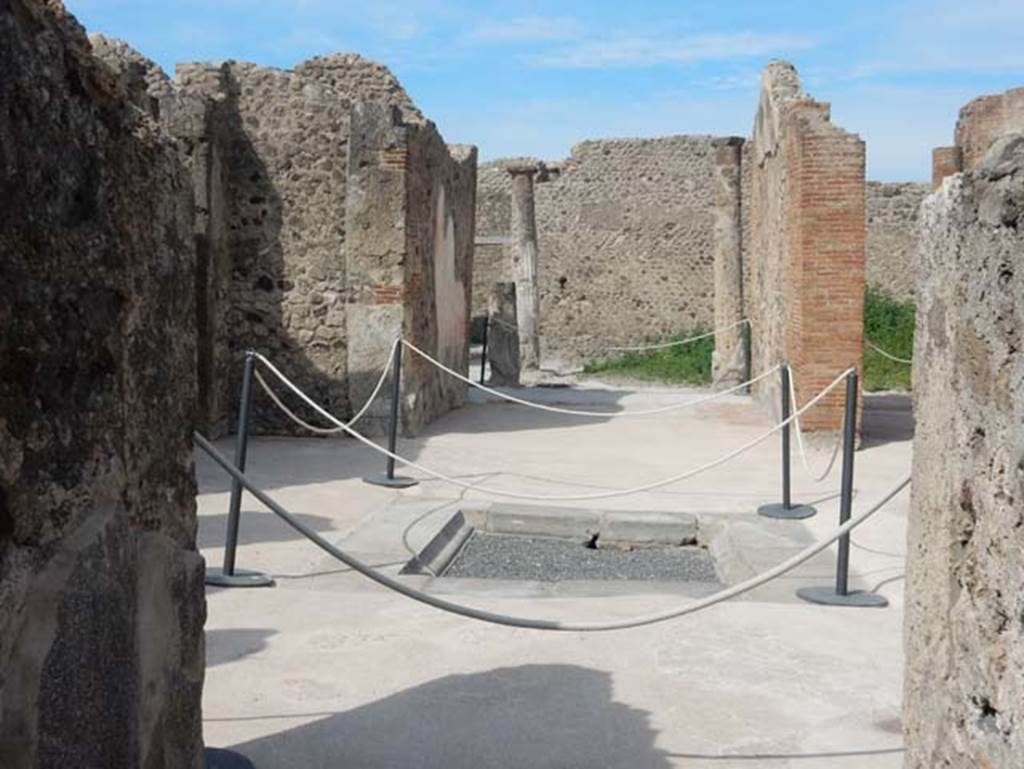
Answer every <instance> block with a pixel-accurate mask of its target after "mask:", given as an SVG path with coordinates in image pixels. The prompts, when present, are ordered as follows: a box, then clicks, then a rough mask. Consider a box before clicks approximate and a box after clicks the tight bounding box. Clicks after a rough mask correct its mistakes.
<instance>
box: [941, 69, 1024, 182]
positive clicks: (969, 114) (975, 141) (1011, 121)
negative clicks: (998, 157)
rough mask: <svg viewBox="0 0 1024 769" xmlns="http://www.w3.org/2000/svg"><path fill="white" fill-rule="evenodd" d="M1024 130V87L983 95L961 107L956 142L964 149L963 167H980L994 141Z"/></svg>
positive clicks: (968, 169)
mask: <svg viewBox="0 0 1024 769" xmlns="http://www.w3.org/2000/svg"><path fill="white" fill-rule="evenodd" d="M1021 132H1024V88H1013V89H1011V90H1009V91H1005V92H1003V93H998V94H992V95H990V96H979V97H978V98H977V99H974V100H972V101H970V102H968V103H967V104H965V105H964V106H963V107H962V108H961V109H960V116H959V119H958V120H957V121H956V131H955V133H954V144H955V145H956V146H957V147H959V148H960V152H961V153H962V158H963V169H964V170H965V171H972V170H974V169H976V168H979V167H980V166H981V165H982V162H983V161H984V159H985V154H986V153H987V152H988V149H989V147H991V146H992V142H994V141H995V140H996V139H998V138H999V137H1000V136H1006V135H1007V134H1011V133H1021Z"/></svg>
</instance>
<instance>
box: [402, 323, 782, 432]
mask: <svg viewBox="0 0 1024 769" xmlns="http://www.w3.org/2000/svg"><path fill="white" fill-rule="evenodd" d="M402 344H404V345H405V346H406V347H407V348H409V349H410V350H412V351H413V352H414V353H416V354H417V355H419V356H420V357H421V358H423V359H424V360H426V361H428V362H429V363H432V364H433V365H434V366H436V367H437V368H439V369H440V370H441V371H444V372H445V373H446V374H449V375H451V376H453V377H455V378H456V379H458V380H460V381H462V382H465V383H466V384H468V385H470V386H471V387H475V388H476V389H477V390H481V391H483V392H485V393H488V394H489V395H493V396H494V397H496V398H501V399H502V400H505V401H508V402H509V403H518V404H519V405H520V406H528V407H529V408H534V409H539V410H540V411H550V412H551V413H553V414H568V415H569V416H577V417H606V418H609V419H611V418H618V417H644V416H651V415H652V414H666V413H668V412H670V411H681V410H683V409H688V408H691V407H693V406H699V405H700V404H702V403H708V402H710V401H713V400H717V399H718V398H722V397H725V396H726V395H730V394H731V393H734V392H736V391H738V390H742V389H744V388H746V387H749V386H750V385H752V384H754V383H755V382H760V381H761V380H762V379H764V378H765V377H767V376H768V375H770V374H772V373H774V372H775V371H778V369H779V366H778V364H776V365H775V366H773V367H772V368H770V369H768V370H767V371H765V372H764V373H762V374H759V375H758V376H756V377H754V378H753V379H751V380H750V381H748V382H742V383H740V384H738V385H734V386H732V387H730V388H728V389H726V390H719V391H718V392H715V393H711V394H710V395H705V396H702V397H700V398H694V399H693V400H689V401H683V402H681V403H672V404H670V405H668V406H661V407H659V408H655V409H639V410H634V411H588V410H585V409H567V408H561V407H559V406H548V405H547V404H545V403H537V402H536V401H528V400H524V399H523V398H517V397H516V396H514V395H508V394H507V393H503V392H501V391H500V390H495V389H494V388H493V387H488V386H487V385H482V384H480V383H479V382H474V381H473V380H472V379H470V378H469V377H467V376H464V375H462V374H460V373H459V372H458V371H456V370H455V369H453V368H450V367H448V366H446V365H444V364H443V363H441V361H439V360H437V359H436V358H433V357H431V356H430V354H428V353H426V352H424V351H423V350H421V349H420V348H419V347H417V346H416V345H414V344H413V343H412V342H410V341H408V340H406V339H403V340H402Z"/></svg>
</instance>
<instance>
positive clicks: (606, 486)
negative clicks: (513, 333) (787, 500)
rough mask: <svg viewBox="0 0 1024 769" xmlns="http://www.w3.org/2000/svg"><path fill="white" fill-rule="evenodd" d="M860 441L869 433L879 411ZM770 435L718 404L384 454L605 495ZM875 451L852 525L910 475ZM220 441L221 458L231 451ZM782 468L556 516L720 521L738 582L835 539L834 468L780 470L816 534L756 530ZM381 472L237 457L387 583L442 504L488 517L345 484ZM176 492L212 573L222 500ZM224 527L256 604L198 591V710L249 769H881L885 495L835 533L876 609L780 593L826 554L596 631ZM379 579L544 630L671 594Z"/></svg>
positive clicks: (203, 481)
mask: <svg viewBox="0 0 1024 769" xmlns="http://www.w3.org/2000/svg"><path fill="white" fill-rule="evenodd" d="M548 392H549V393H550V392H553V391H548ZM535 393H536V391H533V390H531V389H528V388H524V389H521V390H519V391H518V392H517V394H520V395H523V396H524V397H534V395H535ZM699 394H700V393H697V392H695V391H680V390H676V391H674V390H669V389H666V388H657V389H655V390H651V391H647V390H645V389H640V388H628V387H626V386H616V387H604V388H590V389H585V392H584V394H583V395H578V394H577V393H576V388H572V389H570V390H569V391H565V390H559V391H558V392H557V394H556V395H551V394H548V393H540V394H537V397H545V398H557V399H558V400H559V401H561V402H566V401H569V402H572V400H573V399H574V398H577V397H580V398H582V399H585V400H586V401H587V403H593V404H596V405H597V406H599V407H602V408H607V409H608V410H609V411H616V412H617V411H623V410H629V409H637V408H649V407H653V406H655V405H661V404H664V403H665V402H671V400H672V399H673V398H675V399H676V400H679V399H686V398H692V397H694V396H696V395H699ZM866 408H867V409H870V403H869V402H868V401H867V400H866ZM872 420H873V422H872V423H878V422H879V420H881V422H882V423H884V420H885V414H881V415H877V416H874V417H872ZM867 421H868V420H867V415H866V422H867ZM768 425H769V421H768V416H767V415H766V414H765V413H764V412H763V411H762V410H761V408H760V407H759V406H758V405H757V404H755V403H753V402H751V401H750V399H747V398H743V397H737V396H730V398H728V399H725V400H724V402H716V403H712V404H708V405H707V406H700V407H697V408H695V409H691V410H688V411H684V412H680V413H678V414H671V415H660V416H657V417H653V418H647V417H640V418H635V419H620V418H573V417H568V416H564V415H554V414H543V413H539V412H528V411H524V409H522V407H514V406H509V405H504V404H492V403H476V404H470V405H468V406H466V407H465V408H463V409H459V410H458V411H455V412H452V413H451V414H449V415H447V416H446V417H444V418H442V419H440V420H438V421H437V422H435V423H434V424H432V425H430V426H429V428H428V429H427V430H426V431H425V432H424V434H423V435H421V436H420V437H418V438H416V439H412V440H402V441H400V444H399V452H400V453H402V454H403V455H406V456H409V457H410V458H411V459H414V460H415V461H417V462H421V463H423V464H425V465H427V466H430V467H436V468H438V469H439V470H443V471H444V472H446V473H448V474H451V475H453V476H457V477H459V478H461V479H463V480H465V481H466V482H467V483H476V484H480V485H483V486H487V487H491V488H494V489H499V490H501V489H507V490H511V491H516V492H523V493H536V494H539V495H560V494H573V493H594V492H598V491H611V492H614V491H615V490H617V489H623V488H628V487H631V486H635V485H640V484H644V483H648V482H650V481H651V480H654V479H657V478H659V477H665V476H670V475H674V474H677V473H679V472H681V471H682V470H685V469H686V468H688V467H691V466H696V465H700V464H704V463H705V462H707V461H709V460H710V459H713V458H714V457H715V456H717V455H720V454H723V453H725V452H727V451H729V450H731V449H732V448H734V447H735V446H738V445H740V444H742V443H745V442H746V441H749V440H751V439H752V438H753V437H755V436H756V435H757V434H759V432H761V431H763V430H764V429H766V428H767V427H768ZM883 434H884V435H885V436H886V437H885V438H884V439H882V440H878V441H873V440H870V439H868V440H865V442H864V447H863V449H862V450H861V451H860V452H858V455H857V475H856V478H855V486H856V489H857V496H856V499H855V503H854V510H855V512H856V511H857V510H859V509H862V508H863V506H864V505H866V504H868V503H870V502H871V501H872V500H874V499H877V498H878V497H880V496H881V495H882V494H883V493H884V492H885V491H887V490H888V489H889V488H891V487H892V486H893V485H894V484H895V483H896V482H897V481H899V480H901V479H902V477H903V476H904V475H905V474H906V473H907V472H908V470H909V465H910V443H909V437H910V436H909V434H908V433H907V431H906V430H905V429H904V426H902V425H901V426H900V429H898V430H897V429H895V428H894V429H891V430H888V431H883ZM219 445H220V446H221V447H222V448H224V449H226V450H230V446H231V442H230V440H225V441H222V442H220V443H219ZM778 453H779V449H778V442H777V441H776V440H774V439H770V440H768V441H766V442H765V443H763V444H761V445H759V446H757V447H756V448H754V449H752V450H751V451H749V452H747V453H746V454H745V455H743V456H742V457H741V458H740V459H738V460H737V461H734V462H730V463H727V464H726V465H723V466H722V467H719V468H716V469H714V470H712V471H710V472H708V473H706V474H703V475H700V476H697V477H695V478H693V479H691V480H690V481H687V482H685V483H680V484H675V485H672V486H668V487H665V488H663V489H659V490H656V491H652V492H646V493H643V494H638V495H631V496H625V497H613V498H612V499H608V500H601V501H600V502H599V503H598V502H595V501H593V500H580V501H568V502H563V501H559V502H557V505H558V506H560V507H565V508H569V509H577V510H594V509H602V510H611V511H617V512H626V511H633V512H638V511H640V512H642V511H651V512H655V513H663V514H669V515H673V514H679V513H687V514H695V515H697V516H698V517H699V520H700V525H701V526H704V525H705V523H706V522H707V524H708V525H713V524H714V522H715V521H720V522H722V523H725V522H732V523H733V524H736V526H733V527H731V533H732V534H734V535H735V537H736V543H733V544H731V545H730V546H729V547H728V548H726V550H733V551H734V552H735V551H739V552H742V553H744V554H745V556H744V557H745V559H746V560H745V561H744V562H743V563H741V564H740V566H742V569H740V567H737V569H738V570H741V571H743V573H750V572H751V571H753V570H760V569H761V568H762V567H765V568H767V567H769V566H770V565H773V564H774V563H777V562H778V561H779V560H782V559H783V558H785V557H788V556H787V555H786V554H787V553H792V552H793V550H794V548H799V547H800V546H802V544H803V543H806V542H811V541H817V540H818V539H820V538H822V537H824V536H827V535H828V533H829V532H831V531H832V530H834V528H835V527H836V525H837V523H838V505H837V500H836V499H835V496H834V495H835V490H836V489H837V487H838V471H836V472H835V473H834V474H833V476H832V477H831V478H829V479H828V480H827V481H826V482H824V483H819V484H814V483H810V482H809V481H807V480H806V478H805V476H803V475H801V474H800V470H799V468H798V467H796V466H795V467H794V483H795V485H794V499H800V500H801V501H804V502H811V501H812V500H813V501H814V502H815V504H816V505H817V507H818V509H819V514H818V515H817V516H815V517H814V518H810V519H807V520H805V521H796V522H781V521H760V522H758V521H756V520H755V519H756V515H755V510H756V508H757V506H758V505H759V504H762V503H764V502H769V501H776V500H777V499H778V496H779V488H778V477H779V468H778V462H779V458H778ZM811 460H812V462H818V463H821V464H823V463H824V462H825V461H826V460H827V456H826V455H825V452H824V451H821V452H812V456H811ZM381 464H382V462H381V461H380V459H379V457H376V456H373V455H371V454H370V453H369V452H368V451H367V450H366V449H365V448H364V447H362V446H359V445H357V444H356V443H355V442H354V441H351V440H346V439H326V440H325V439H255V440H254V441H253V443H252V444H251V446H250V450H249V468H250V472H251V474H252V476H253V477H254V478H255V479H256V480H257V482H259V483H260V484H261V486H262V487H263V488H265V489H266V490H267V491H268V493H270V494H271V495H272V496H273V497H274V498H275V499H277V500H278V501H279V502H280V503H281V504H283V505H284V506H285V507H286V508H288V509H290V510H294V511H296V512H298V513H299V514H301V515H302V516H304V517H305V519H306V520H307V521H308V522H309V523H310V525H313V526H314V528H316V529H317V530H318V531H319V532H320V533H321V534H322V535H323V536H326V537H327V538H328V539H330V540H331V541H333V542H336V543H340V544H342V545H343V546H345V547H351V548H352V550H353V551H354V552H356V554H357V555H359V556H360V557H363V558H365V559H366V560H368V561H370V562H372V563H374V564H376V565H378V566H380V567H381V568H382V569H383V570H385V571H386V572H387V573H389V574H393V575H397V574H398V572H399V571H400V569H401V568H402V566H403V565H404V564H405V563H406V562H407V561H408V559H409V558H410V557H411V552H410V551H412V552H415V551H416V550H417V549H419V548H422V547H423V546H424V545H425V544H426V543H427V542H428V541H429V540H430V538H431V537H432V536H434V534H436V532H437V530H438V529H439V528H440V527H441V526H443V525H444V523H445V521H447V520H448V519H450V517H451V514H453V512H454V511H455V510H457V509H459V506H460V505H467V504H471V503H475V504H486V503H487V502H489V501H492V500H493V501H501V502H509V500H507V499H505V500H500V498H498V497H495V496H492V495H491V494H489V493H484V492H481V491H479V490H465V489H456V488H453V487H451V486H449V485H447V484H445V483H443V482H440V481H436V480H433V479H431V478H429V477H427V476H424V475H422V474H421V473H419V472H416V471H407V470H403V471H402V472H407V473H408V474H412V475H415V476H417V477H418V478H419V479H420V480H421V483H420V485H419V486H417V487H414V488H412V489H408V490H402V491H395V490H389V489H382V488H379V487H374V486H369V485H367V484H363V483H362V482H361V480H360V478H361V477H362V475H365V474H368V473H369V472H373V471H376V470H379V469H380V465H381ZM197 473H198V478H199V483H200V496H199V510H200V531H199V536H200V545H201V547H202V551H203V554H204V555H205V556H206V558H207V560H208V562H210V563H211V564H212V565H219V562H220V558H221V556H222V553H223V542H224V523H225V521H224V513H225V509H226V503H227V493H226V492H227V488H228V486H227V483H226V481H225V479H224V477H223V475H222V474H221V473H220V472H219V471H218V470H217V469H216V468H215V467H214V466H213V465H212V463H211V462H209V461H208V460H206V459H205V458H204V457H202V456H199V457H197ZM529 504H534V502H532V501H531V502H530V503H529ZM542 504H543V503H542ZM243 511H244V512H243V516H242V545H241V547H240V549H239V553H238V562H239V565H240V566H243V567H246V568H253V569H262V570H266V571H270V572H271V573H273V575H274V576H275V578H276V580H277V586H276V587H273V588H267V589H249V590H231V589H210V590H209V591H208V593H207V600H208V621H207V652H208V667H207V672H206V685H205V689H204V704H203V707H204V721H205V735H206V740H207V742H208V744H211V745H216V746H218V747H225V748H231V749H234V750H237V751H239V752H241V753H244V754H245V755H247V756H248V757H249V758H251V759H252V760H253V762H254V763H255V765H256V766H257V767H260V769H277V768H279V767H280V768H281V769H284V768H285V767H288V768H289V769H290V768H291V767H295V766H304V767H359V768H360V769H366V768H370V767H423V768H424V769H426V768H427V767H455V768H461V767H466V768H467V769H468V768H469V767H473V768H474V769H476V768H477V767H552V768H553V767H598V766H600V767H624V768H625V767H629V769H636V768H637V767H688V768H689V767H702V768H704V767H706V768H707V769H738V768H739V767H743V768H744V769H749V768H750V767H771V768H773V769H774V768H775V767H792V768H793V769H845V768H846V767H849V768H850V769H897V767H900V766H901V764H902V753H901V750H902V741H901V735H900V725H899V713H900V701H901V683H902V682H901V676H902V652H901V650H902V606H903V599H902V582H901V576H902V568H903V557H904V548H903V545H904V532H905V523H906V511H907V500H906V498H905V497H899V498H897V499H896V500H895V501H894V502H893V503H892V504H891V505H890V506H889V507H887V508H886V509H885V510H883V511H882V512H880V513H879V514H878V515H877V516H875V517H874V518H873V519H872V520H871V521H869V522H868V523H867V524H865V526H864V527H862V528H860V529H858V530H857V531H856V532H854V537H853V543H854V547H853V549H852V552H851V563H852V568H853V573H852V575H851V586H853V587H858V588H874V587H876V586H878V587H877V589H878V590H879V591H880V592H881V593H883V594H884V595H885V596H886V597H887V598H888V599H889V600H890V606H889V607H888V608H886V609H880V610H857V609H848V608H836V607H822V606H814V605H810V604H805V603H803V602H801V601H799V600H798V599H796V598H795V596H794V595H793V593H794V591H795V590H796V589H797V588H799V587H805V586H810V585H815V584H819V583H821V581H822V579H826V580H827V579H828V577H829V575H830V574H831V573H832V569H833V567H834V562H835V548H834V547H832V548H830V549H828V550H826V551H825V552H824V553H822V554H821V555H820V556H819V557H818V558H816V559H814V560H812V561H811V562H809V563H808V564H806V565H805V567H803V568H801V569H800V570H798V571H796V572H794V573H793V574H792V575H787V576H786V577H785V578H783V579H780V580H778V581H777V582H776V583H772V586H771V588H770V589H767V590H765V591H764V592H763V593H762V592H760V591H759V592H758V593H757V594H753V595H748V596H745V597H744V598H743V599H740V600H735V601H730V602H727V603H723V604H720V605H717V606H715V607H713V608H711V609H708V610H705V611H703V612H700V613H698V614H695V615H691V616H688V617H686V618H683V619H680V620H676V621H673V622H667V623H663V624H659V625H654V626H649V627H644V628H638V629H634V630H626V631H618V632H613V633H605V634H583V633H575V632H574V633H545V632H540V631H531V630H522V629H516V628H509V627H499V626H492V625H485V624H482V623H478V622H473V621H470V620H466V619H464V618H460V617H455V616H451V615H447V614H443V613H440V612H437V611H436V610H433V609H431V608H429V607H425V606H422V605H420V604H417V603H414V602H412V601H409V600H407V599H405V598H403V597H401V596H397V595H395V594H393V593H390V592H388V591H385V590H383V589H382V588H380V587H379V586H377V585H375V584H373V583H370V582H368V581H366V580H365V579H363V578H361V577H360V576H359V575H356V574H353V573H352V572H351V571H350V570H348V569H347V568H346V567H344V566H342V565H340V564H338V563H336V562H334V561H333V560H332V559H330V558H329V557H327V556H326V554H324V553H323V552H322V551H320V550H319V549H317V548H315V547H314V546H313V545H311V544H310V543H309V542H307V541H305V540H303V539H301V538H299V537H297V535H295V533H294V532H292V531H291V530H290V529H289V528H287V527H286V526H285V525H284V524H283V523H281V522H279V521H277V520H276V518H275V517H274V516H273V515H272V514H270V513H269V512H268V511H266V510H263V509H262V506H260V505H259V504H257V503H255V502H254V501H252V500H251V498H250V497H248V496H247V497H246V498H245V500H244V503H243ZM403 539H404V541H403ZM737 543H738V544H737ZM726 544H729V543H723V547H725V545H726ZM716 557H717V556H716ZM737 573H738V572H737ZM400 579H402V580H408V583H409V584H410V585H415V586H418V587H420V588H422V589H425V590H427V591H429V592H431V593H434V594H438V595H444V596H445V597H446V598H448V599H450V600H459V601H462V602H465V603H467V604H471V605H474V606H479V607H481V608H486V609H489V610H494V611H502V612H508V613H515V614H519V615H526V616H538V617H547V618H557V619H565V620H603V619H616V618H623V617H631V616H635V615H638V614H644V613H647V612H653V611H661V610H664V609H666V608H668V607H672V606H678V605H681V604H683V603H686V602H688V601H690V600H692V597H693V594H687V593H686V591H685V590H684V589H681V588H678V587H673V586H671V585H666V584H665V583H641V582H630V583H628V584H627V583H612V582H605V581H600V580H592V581H587V580H581V581H578V582H565V583H559V584H548V585H542V584H540V583H537V582H528V581H507V580H468V579H463V580H458V579H444V578H442V579H433V578H431V577H430V576H429V575H418V576H406V577H401V578H400Z"/></svg>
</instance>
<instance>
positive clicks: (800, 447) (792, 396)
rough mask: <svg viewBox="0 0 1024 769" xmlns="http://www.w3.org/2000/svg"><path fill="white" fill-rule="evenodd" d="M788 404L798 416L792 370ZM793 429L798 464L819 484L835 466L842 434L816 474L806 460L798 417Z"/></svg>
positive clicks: (794, 421) (841, 442)
mask: <svg viewBox="0 0 1024 769" xmlns="http://www.w3.org/2000/svg"><path fill="white" fill-rule="evenodd" d="M789 402H790V404H791V406H792V408H793V412H794V413H795V414H799V413H800V411H799V408H798V407H797V403H796V385H795V384H794V383H793V372H792V369H790V375H789ZM793 427H794V430H793V431H794V432H795V433H796V446H797V449H798V453H799V454H800V463H801V464H802V465H803V466H804V470H806V471H807V474H808V475H809V476H811V479H812V480H813V482H814V483H820V482H821V481H823V480H825V479H826V478H827V477H828V475H829V473H831V472H832V468H833V467H834V466H835V464H836V458H837V457H838V456H839V447H840V446H842V444H843V438H842V433H840V434H839V435H837V436H836V439H835V443H834V445H833V446H832V456H831V458H830V459H829V460H828V464H826V465H825V469H824V470H823V471H822V472H821V473H820V474H816V473H815V472H814V471H813V470H812V469H811V463H810V462H809V461H808V460H807V450H806V448H805V447H804V436H803V428H802V427H801V426H800V417H799V416H797V418H796V419H794V420H793Z"/></svg>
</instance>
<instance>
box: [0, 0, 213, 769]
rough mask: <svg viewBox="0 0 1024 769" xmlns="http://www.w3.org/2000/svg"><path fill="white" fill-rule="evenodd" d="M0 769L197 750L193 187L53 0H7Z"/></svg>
mask: <svg viewBox="0 0 1024 769" xmlns="http://www.w3.org/2000/svg"><path fill="white" fill-rule="evenodd" d="M0 158H2V162H0V197H2V199H3V201H4V205H3V206H2V207H0V253H2V254H3V258H2V260H0V328H2V329H3V333H2V335H0V766H3V767H5V769H30V768H32V769H35V767H51V766H75V767H83V769H101V768H102V769H106V768H107V767H124V768H125V769H135V768H141V767H147V768H148V767H182V768H187V767H192V768H194V769H199V767H201V766H202V731H201V730H202V726H201V712H200V694H201V689H202V682H203V671H204V663H203V638H202V626H203V621H204V613H205V609H204V606H205V604H204V597H203V595H204V594H203V583H202V581H203V562H202V559H201V558H200V557H199V555H198V554H197V553H196V549H195V528H196V518H195V483H194V477H193V469H192V447H191V429H192V420H193V412H192V407H193V402H194V397H195V384H194V379H193V377H194V373H193V369H194V361H195V326H194V314H195V309H194V305H193V293H192V287H193V286H192V284H193V280H194V276H193V271H194V254H193V250H192V232H191V216H192V211H191V206H192V201H191V185H190V183H189V180H188V175H187V172H186V171H185V169H184V168H183V167H182V166H181V163H180V161H179V158H178V156H177V153H176V151H175V148H174V146H173V145H172V144H171V143H170V142H169V141H168V140H167V139H165V138H164V137H163V136H162V135H161V133H160V132H159V131H158V130H157V126H156V123H155V122H154V119H153V115H152V113H150V112H148V111H147V110H145V109H142V108H140V107H139V106H138V105H137V104H136V103H134V102H133V99H132V95H131V94H130V93H129V92H128V91H127V90H125V88H124V87H123V85H122V83H121V81H120V80H119V79H118V77H117V75H116V74H115V73H114V72H112V71H110V70H108V69H107V68H106V67H105V66H104V65H103V64H101V63H100V62H99V61H98V60H97V59H95V58H93V57H92V55H91V53H90V47H89V43H88V41H87V40H86V38H85V35H84V33H83V31H82V29H81V28H80V27H79V26H78V25H77V23H76V22H75V20H74V19H73V18H72V17H71V16H70V15H69V14H68V13H67V11H66V10H64V8H63V7H62V6H61V5H60V3H58V2H55V1H54V0H50V1H49V2H45V3H43V2H39V1H38V0H10V2H7V3H4V4H3V5H2V6H0Z"/></svg>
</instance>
